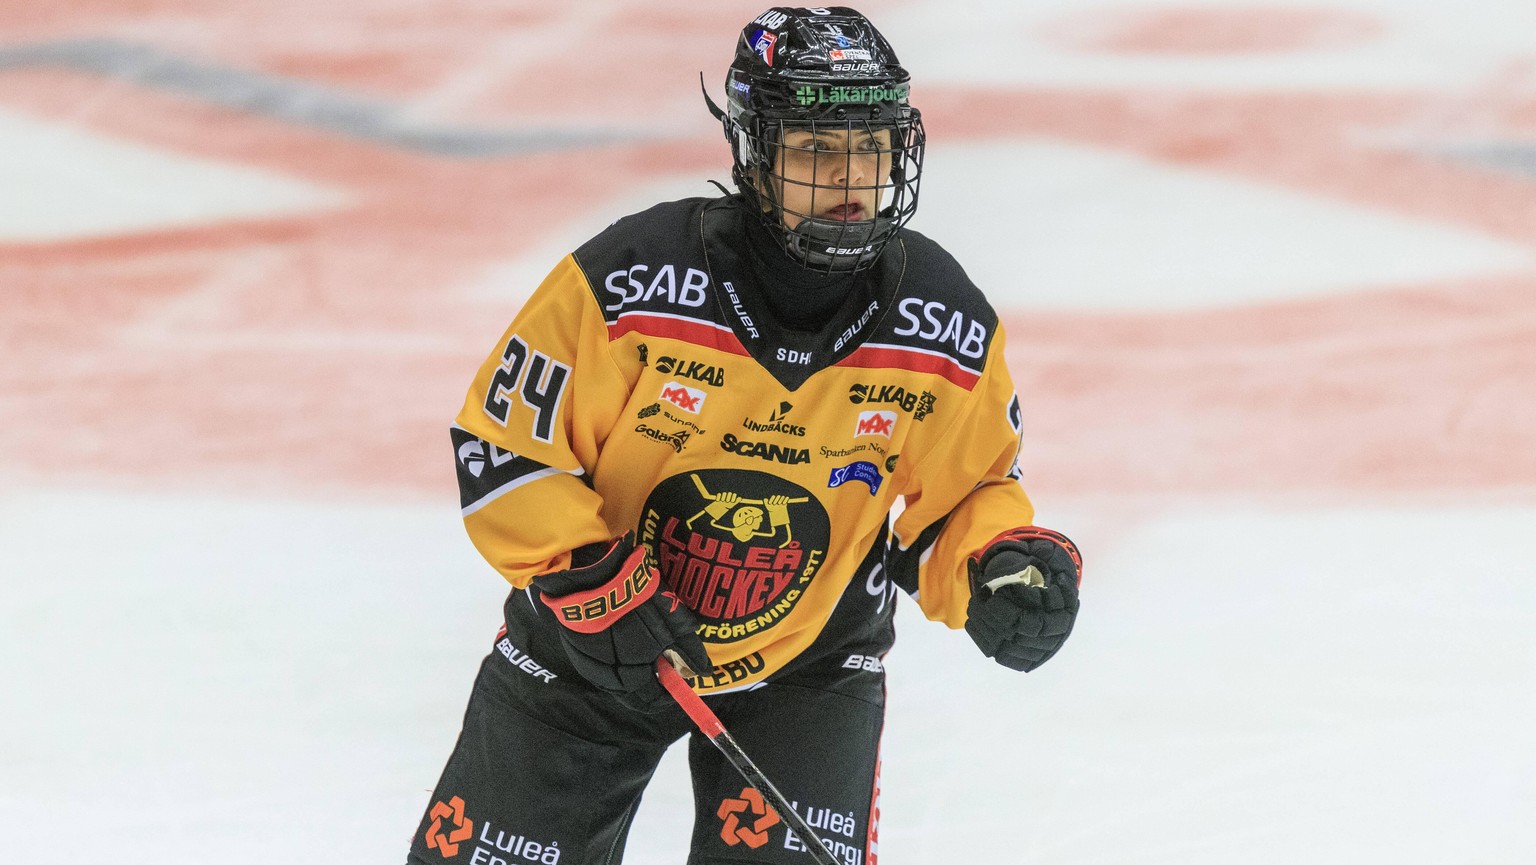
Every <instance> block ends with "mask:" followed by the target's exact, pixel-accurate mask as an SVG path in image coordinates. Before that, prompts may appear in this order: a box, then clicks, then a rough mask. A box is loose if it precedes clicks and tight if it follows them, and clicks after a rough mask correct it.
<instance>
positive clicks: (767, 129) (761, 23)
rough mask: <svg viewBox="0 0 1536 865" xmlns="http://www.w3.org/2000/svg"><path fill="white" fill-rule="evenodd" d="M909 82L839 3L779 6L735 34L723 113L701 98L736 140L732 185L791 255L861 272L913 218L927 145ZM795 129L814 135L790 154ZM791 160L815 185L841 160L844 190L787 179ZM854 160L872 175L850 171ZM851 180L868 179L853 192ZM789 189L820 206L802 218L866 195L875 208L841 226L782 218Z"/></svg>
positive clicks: (886, 49) (817, 218)
mask: <svg viewBox="0 0 1536 865" xmlns="http://www.w3.org/2000/svg"><path fill="white" fill-rule="evenodd" d="M910 78H911V76H910V75H909V74H908V73H907V70H906V69H904V68H902V66H901V63H900V61H898V60H897V58H896V52H895V51H893V50H892V49H891V46H890V43H889V42H887V41H886V40H885V37H884V36H882V35H880V31H878V30H876V29H875V26H874V25H873V24H871V23H870V22H869V19H867V18H865V17H864V16H863V15H861V14H859V13H858V12H856V11H854V10H853V9H849V8H847V7H844V6H832V7H825V8H792V7H787V6H775V7H773V8H772V9H769V10H768V11H766V12H764V13H762V14H761V15H759V16H757V17H756V18H754V19H753V20H752V22H751V23H750V24H748V25H747V26H746V27H745V28H744V29H743V30H742V31H741V38H740V40H739V41H738V42H737V45H736V58H735V60H734V61H733V62H732V63H731V68H730V71H729V73H728V74H727V76H726V82H725V91H726V104H727V106H728V107H727V109H726V110H724V111H722V110H721V109H720V108H719V107H718V106H716V105H715V103H714V102H713V101H711V100H709V96H708V93H707V91H706V93H705V100H706V101H708V102H709V107H710V110H711V111H712V112H713V113H714V115H715V117H716V118H718V119H719V120H720V121H721V122H722V123H723V124H724V126H725V137H726V138H727V140H729V141H730V142H731V144H732V147H733V151H734V152H733V157H734V163H735V164H734V167H733V168H732V172H731V174H732V178H733V179H734V180H735V182H736V187H737V189H739V190H740V191H741V193H742V195H744V196H745V197H746V199H747V200H748V202H750V203H751V204H752V205H754V207H755V209H756V210H757V212H758V213H759V214H760V215H761V217H762V220H763V223H764V224H765V225H766V226H767V227H768V229H769V232H770V233H771V234H772V235H773V236H774V237H775V238H777V239H778V240H779V243H780V245H781V246H783V248H784V251H785V252H787V253H788V254H789V256H790V257H791V258H794V259H796V260H797V261H799V262H801V263H802V264H804V265H806V266H807V267H810V268H813V269H815V270H821V271H827V272H848V271H855V270H860V269H863V268H865V267H868V266H869V265H871V264H873V263H874V261H875V259H877V258H878V257H879V256H880V252H881V250H883V249H884V248H885V245H886V243H888V242H889V241H890V240H891V238H892V237H894V236H895V234H896V231H897V229H899V228H900V227H901V226H902V225H905V224H906V222H907V221H908V220H910V219H911V218H912V214H913V213H914V212H916V210H917V188H918V180H919V177H920V175H921V174H922V164H923V145H924V141H925V137H924V134H923V124H922V117H921V115H920V114H919V113H918V111H917V109H915V108H913V107H912V106H911V105H910V104H909V103H908V101H907V96H908V90H909V88H910V85H909V81H910ZM797 130H798V131H804V132H809V133H811V135H810V136H809V137H807V136H792V137H793V138H794V139H795V142H794V143H795V145H796V146H794V147H784V142H785V140H786V137H785V136H786V134H787V133H791V132H793V131H797ZM829 142H830V143H832V144H833V145H835V146H831V147H829V146H828V144H829ZM838 142H842V143H841V144H838ZM788 156H795V157H798V158H799V163H800V164H801V165H810V166H812V168H811V170H810V172H809V173H810V174H811V176H812V178H813V179H814V178H817V177H820V176H821V171H820V170H819V169H821V168H824V167H828V165H829V163H828V162H827V161H826V160H836V161H839V162H841V163H842V168H843V169H844V170H843V172H840V174H841V176H842V178H843V180H842V181H840V183H841V184H842V185H834V186H827V185H820V186H817V185H815V184H814V183H813V182H812V181H811V180H806V179H794V178H786V177H785V176H784V174H785V172H784V171H783V165H784V162H783V161H782V160H783V159H785V158H787V157H788ZM856 159H857V160H860V165H861V166H863V167H866V168H868V169H869V170H865V171H859V172H855V171H854V166H853V162H854V160H856ZM804 173H806V172H804V171H802V172H801V174H804ZM855 173H858V174H860V175H861V176H862V178H863V179H862V182H861V183H859V184H857V185H853V184H852V183H851V178H852V175H854V174H855ZM786 184H790V185H792V186H799V187H801V188H802V191H809V192H812V193H813V194H814V195H815V199H814V200H815V201H816V204H815V205H814V206H813V207H807V208H806V210H816V211H821V212H822V213H823V214H824V213H825V208H828V207H831V206H833V205H834V204H841V203H843V202H844V201H845V200H847V199H848V198H849V197H850V195H852V194H855V191H858V192H869V191H873V193H874V200H875V201H876V202H877V204H876V206H875V207H874V211H875V212H873V213H870V214H869V215H868V217H866V218H860V219H858V220H848V219H835V218H824V217H823V216H821V215H818V214H817V213H813V212H803V211H801V210H796V209H788V210H786V208H785V199H786V198H789V197H790V196H788V195H785V194H784V193H785V185H786ZM812 187H814V189H813V188H812ZM817 190H825V191H820V192H818V191H817ZM796 197H798V198H801V199H807V200H809V196H805V195H799V196H796ZM790 221H793V222H794V228H792V229H791V228H790V227H789V225H788V223H789V222H790Z"/></svg>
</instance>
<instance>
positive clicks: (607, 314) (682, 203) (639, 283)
mask: <svg viewBox="0 0 1536 865" xmlns="http://www.w3.org/2000/svg"><path fill="white" fill-rule="evenodd" d="M716 200H717V199H713V198H702V197H701V198H684V199H681V200H678V201H668V202H664V203H662V204H657V205H655V206H654V207H650V208H648V209H646V210H643V211H640V212H639V213H634V214H630V215H629V216H625V217H622V218H620V219H618V220H616V221H615V222H614V223H613V224H612V225H610V226H608V227H607V228H605V229H603V230H602V231H601V232H599V233H598V234H597V235H596V236H595V237H593V238H592V239H591V240H588V241H587V242H586V243H583V244H582V245H581V246H579V247H577V248H576V251H575V252H574V253H573V256H574V258H575V259H576V264H577V266H578V267H580V268H581V271H582V273H583V274H585V276H586V278H587V284H588V285H589V286H591V288H592V294H593V296H594V297H595V298H596V299H597V303H598V306H600V307H602V310H603V318H604V320H605V321H607V322H608V324H609V325H613V324H615V323H616V322H618V320H619V319H620V318H622V317H625V316H629V315H650V316H675V317H681V318H684V319H693V320H697V321H700V322H707V323H710V324H714V323H716V322H715V319H716V318H717V315H716V309H717V305H716V304H715V303H713V302H711V300H712V297H713V294H712V292H711V290H710V277H709V269H708V264H707V263H706V261H705V259H704V246H703V242H702V239H701V235H700V229H699V219H700V215H701V213H702V212H703V210H704V208H705V206H707V205H708V204H709V203H710V202H711V201H716Z"/></svg>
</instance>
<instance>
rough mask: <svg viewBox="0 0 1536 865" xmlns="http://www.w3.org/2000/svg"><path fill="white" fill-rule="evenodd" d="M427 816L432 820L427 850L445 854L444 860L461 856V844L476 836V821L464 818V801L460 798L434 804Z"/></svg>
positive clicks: (428, 829)
mask: <svg viewBox="0 0 1536 865" xmlns="http://www.w3.org/2000/svg"><path fill="white" fill-rule="evenodd" d="M427 816H428V817H431V818H432V824H431V825H430V826H428V827H427V849H429V850H436V851H437V852H439V853H441V854H443V858H444V859H452V858H453V857H455V856H457V855H459V844H461V843H463V842H465V841H468V840H469V838H470V836H472V835H474V834H475V824H474V821H472V820H470V819H469V818H468V817H466V816H464V800H463V799H460V798H459V797H458V796H454V797H453V798H452V799H449V800H448V801H447V802H443V801H441V800H439V801H437V802H434V803H433V804H432V810H431V811H429V812H428V813H427ZM445 821H446V822H445Z"/></svg>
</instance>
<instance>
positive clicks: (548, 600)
mask: <svg viewBox="0 0 1536 865" xmlns="http://www.w3.org/2000/svg"><path fill="white" fill-rule="evenodd" d="M658 582H659V580H657V579H656V571H655V570H654V569H653V568H652V567H651V566H650V561H649V556H648V555H647V551H646V548H645V547H636V548H635V550H634V551H633V552H632V553H630V554H629V558H627V559H625V561H624V563H623V565H621V566H620V567H619V572H618V574H616V575H615V576H614V578H613V579H611V580H609V581H608V582H607V583H605V584H604V585H601V586H598V587H597V588H594V589H588V590H586V591H584V592H573V593H572V594H569V595H564V596H561V597H558V598H552V597H550V596H548V595H545V596H544V597H543V599H542V600H543V601H544V603H545V604H546V605H548V606H549V608H550V609H552V610H554V611H555V615H557V616H559V617H560V624H562V625H565V626H566V627H567V628H570V629H571V630H573V631H580V632H581V633H583V634H595V633H597V632H598V631H601V630H602V629H604V628H606V627H608V626H609V625H611V624H613V621H614V620H615V619H617V618H619V617H620V616H622V615H624V614H625V613H627V612H629V611H630V610H631V609H632V608H633V607H634V606H635V605H636V604H643V603H645V602H646V601H647V600H649V599H650V597H651V595H654V594H655V593H656V584H657V583H658Z"/></svg>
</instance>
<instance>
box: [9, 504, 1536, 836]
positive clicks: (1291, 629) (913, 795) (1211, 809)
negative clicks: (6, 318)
mask: <svg viewBox="0 0 1536 865" xmlns="http://www.w3.org/2000/svg"><path fill="white" fill-rule="evenodd" d="M1093 514H1094V511H1093V510H1092V509H1089V510H1084V511H1081V512H1078V513H1076V514H1074V513H1062V514H1059V515H1058V516H1059V517H1060V519H1057V520H1055V521H1054V524H1056V525H1060V526H1061V527H1062V528H1064V529H1066V530H1067V531H1068V532H1070V533H1072V534H1073V535H1075V536H1076V537H1075V539H1076V540H1077V541H1078V542H1079V543H1080V544H1081V545H1082V546H1083V548H1084V549H1086V550H1092V551H1093V555H1092V558H1091V560H1090V563H1089V571H1088V579H1087V583H1086V587H1085V594H1084V598H1085V600H1084V604H1085V606H1084V613H1083V616H1082V619H1081V622H1080V625H1079V627H1078V630H1077V632H1076V634H1074V636H1073V639H1072V641H1071V643H1070V644H1069V646H1068V648H1067V649H1066V650H1064V651H1063V653H1062V654H1061V655H1060V656H1058V657H1057V658H1056V659H1054V660H1053V661H1052V662H1051V663H1050V664H1049V665H1047V666H1046V667H1044V668H1042V669H1041V670H1039V671H1037V672H1036V673H1033V674H1029V675H1027V676H1025V675H1018V674H1013V673H1010V672H1008V671H1006V670H1003V669H1001V668H998V667H995V666H993V665H992V664H991V663H990V662H987V661H986V660H985V659H983V658H981V657H980V656H979V655H978V654H977V653H976V652H975V650H974V648H973V647H972V646H971V644H970V642H969V640H967V639H966V638H965V636H964V635H963V634H960V633H951V632H949V631H947V630H945V629H944V628H943V627H942V626H939V625H936V624H933V623H929V622H926V621H922V620H921V619H920V617H919V616H917V615H916V614H915V613H914V608H913V606H912V605H911V604H903V606H902V608H901V609H902V612H901V614H900V615H899V616H898V624H899V632H900V636H899V638H898V642H897V646H896V649H895V650H894V652H893V653H892V654H891V656H890V658H889V668H890V694H891V696H890V718H889V723H888V727H887V732H886V736H885V741H884V760H885V770H884V798H883V802H882V812H883V820H882V826H881V842H882V856H883V861H885V862H887V863H907V862H1028V863H1083V865H1086V863H1107V862H1115V863H1120V862H1135V863H1169V865H1175V863H1177V865H1189V863H1231V862H1242V863H1252V865H1265V863H1275V865H1282V863H1283V865H1293V863H1296V862H1307V863H1313V865H1316V863H1361V862H1404V863H1406V862H1413V863H1442V862H1456V863H1511V865H1512V863H1518V862H1525V861H1530V857H1531V856H1532V855H1536V829H1533V827H1532V823H1531V821H1530V820H1529V819H1527V818H1528V816H1529V814H1530V813H1531V812H1532V810H1533V809H1536V745H1533V743H1532V737H1531V735H1530V732H1529V730H1530V728H1531V726H1532V722H1533V721H1536V641H1533V640H1532V638H1531V634H1532V632H1533V628H1536V564H1533V563H1536V533H1532V532H1531V526H1532V525H1536V511H1533V510H1530V509H1519V508H1515V509H1508V508H1497V507H1491V506H1490V507H1471V506H1468V507H1455V508H1443V507H1442V508H1416V509H1415V508H1404V509H1400V510H1385V509H1373V510H1360V509H1340V510H1329V509H1323V510H1319V509H1305V508H1292V507H1280V506H1275V507H1272V508H1266V507H1263V506H1259V505H1256V504H1249V505H1234V504H1233V503H1224V504H1222V505H1220V506H1214V505H1213V506H1212V507H1210V508H1208V509H1206V508H1194V509H1186V510H1183V511H1181V512H1178V513H1175V514H1172V515H1170V516H1167V517H1162V518H1148V519H1143V520H1132V521H1129V522H1126V521H1116V523H1115V524H1114V525H1113V526H1112V527H1111V526H1110V525H1107V524H1105V523H1103V522H1101V521H1099V520H1098V519H1096V518H1095V517H1094V516H1093ZM79 526H89V527H90V530H89V534H90V536H91V538H92V544H91V545H90V547H89V548H87V547H85V546H83V545H82V544H81V543H80V542H79V538H80V535H79V533H78V532H77V531H76V527H79ZM0 550H3V551H4V561H5V568H6V573H5V591H6V602H5V605H4V610H5V613H4V621H3V623H0V624H3V629H0V656H3V657H4V658H5V659H6V660H5V668H6V672H5V677H4V678H5V680H6V692H7V694H6V700H5V703H6V707H7V708H6V710H5V711H4V713H3V715H0V741H3V742H5V743H6V747H5V748H4V749H3V751H0V771H3V775H4V777H5V779H6V781H7V783H6V784H5V785H4V787H3V788H0V825H5V826H8V827H13V828H20V827H47V826H59V825H60V824H61V823H62V824H63V825H65V826H67V827H69V829H70V831H48V832H42V831H38V832H13V833H12V834H11V836H10V839H9V841H8V849H9V853H8V854H7V856H6V859H7V861H16V862H59V863H88V862H98V861H112V862H114V863H120V865H131V863H152V862H153V863H160V862H167V861H173V862H203V861H218V862H221V863H226V865H246V863H249V865H268V863H272V862H285V863H295V865H297V863H311V862H312V863H316V865H320V863H326V865H331V863H334V862H336V861H338V860H337V859H336V858H335V855H334V853H335V851H336V850H345V851H346V861H355V862H393V861H399V859H400V857H401V855H402V853H401V851H402V850H403V847H404V843H405V840H406V837H407V835H408V834H409V833H410V831H411V827H412V826H414V825H415V821H416V819H417V817H418V816H419V813H420V809H422V808H424V807H425V806H426V805H427V804H428V803H427V796H428V793H429V788H430V786H431V785H432V784H433V782H434V781H435V779H436V775H437V772H438V771H439V770H440V768H441V763H442V761H443V759H445V758H446V756H447V753H448V751H449V749H450V748H451V747H452V744H453V738H454V735H455V733H456V731H457V722H458V719H459V716H460V713H461V711H462V706H463V702H464V699H465V697H466V695H467V689H468V686H469V682H470V680H471V678H472V677H473V674H474V669H475V665H476V662H477V661H478V659H479V657H480V656H481V654H482V653H483V652H484V651H486V650H487V647H488V645H489V639H490V636H491V634H492V633H493V632H494V630H495V628H496V626H497V616H498V610H499V602H500V599H501V597H502V594H503V591H502V584H501V583H500V582H499V578H498V577H497V576H495V575H494V574H493V573H491V572H490V571H489V570H488V569H487V568H486V566H485V565H483V564H482V563H481V562H480V561H479V560H478V558H477V557H476V555H475V553H474V552H473V550H472V548H470V546H469V544H468V542H467V540H466V539H465V538H464V537H463V534H462V530H461V528H460V525H459V523H458V519H457V513H456V511H455V509H454V508H453V507H452V503H451V502H449V503H443V505H442V506H425V505H423V506H399V507H366V506H361V505H357V504H349V505H347V506H345V507H340V506H335V505H331V504H313V505H299V504H293V503H287V502H250V501H247V502H234V501H219V500H190V499H176V498H157V497H147V496H127V495H99V494H98V495H90V494H80V495H70V494H60V493H53V494H41V493H32V494H27V495H15V494H12V495H7V496H5V497H4V498H3V499H0ZM690 812H691V804H690V799H689V794H688V790H687V783H686V776H685V774H684V767H683V765H682V762H681V755H680V754H678V753H676V750H674V752H673V753H672V754H671V755H670V756H669V758H668V760H667V761H666V763H665V764H664V765H663V768H662V771H661V772H660V773H659V775H658V778H657V781H656V782H654V783H653V785H652V789H651V791H650V792H649V793H648V795H647V798H646V800H645V803H644V805H643V806H642V810H641V813H640V815H639V818H638V819H637V822H636V826H635V830H634V834H633V836H632V842H631V846H630V854H629V857H628V858H627V859H626V862H628V863H630V865H664V863H670V865H676V863H678V862H681V861H682V858H683V850H684V847H685V844H686V838H687V834H688V827H689V825H690V820H691V816H690ZM168 845H171V848H172V849H170V851H169V852H168Z"/></svg>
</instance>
